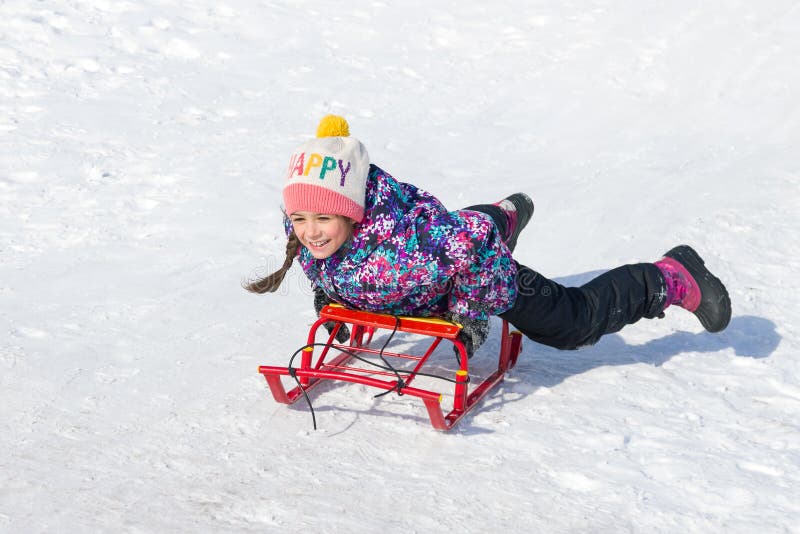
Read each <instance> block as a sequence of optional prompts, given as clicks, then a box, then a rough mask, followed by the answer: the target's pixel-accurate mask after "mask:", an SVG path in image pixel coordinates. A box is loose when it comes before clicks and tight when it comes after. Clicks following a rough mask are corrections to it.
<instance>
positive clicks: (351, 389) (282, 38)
mask: <svg viewBox="0 0 800 534" xmlns="http://www.w3.org/2000/svg"><path fill="white" fill-rule="evenodd" d="M798 25H800V7H798V4H797V3H796V2H792V1H784V0H774V1H766V2H759V3H753V2H744V1H741V0H737V1H731V2H704V3H696V2H688V1H685V0H679V1H677V2H668V3H663V2H653V1H642V2H607V1H601V0H589V1H586V2H523V1H511V0H509V1H503V0H500V1H498V2H492V3H486V2H476V1H472V0H464V1H461V2H454V1H445V2H435V3H433V2H422V1H420V0H410V1H408V2H397V3H389V2H381V1H371V2H341V1H322V0H297V1H280V0H262V1H259V2H252V1H246V0H228V1H226V2H225V3H224V4H219V3H217V2H210V1H207V0H189V1H183V2H177V1H175V0H141V1H137V2H131V1H125V0H92V1H86V0H74V1H71V2H59V1H56V0H40V1H37V2H29V1H23V0H7V1H5V2H2V3H0V36H1V38H0V95H2V98H0V199H1V200H2V201H1V202H0V302H2V307H0V339H1V340H2V341H0V404H2V406H3V408H2V418H0V531H2V532H9V533H12V532H13V533H19V532H26V533H28V532H31V533H33V532H278V531H290V532H297V531H301V530H308V529H314V530H315V531H319V532H376V531H379V530H380V531H386V532H400V531H404V532H405V531H408V532H421V531H431V530H442V529H447V530H448V531H450V530H457V529H460V530H464V531H468V532H488V531H493V532H501V531H525V532H737V533H739V532H740V533H749V532H764V533H768V532H800V526H798V525H800V506H799V505H798V504H797V498H796V495H797V493H798V490H799V489H800V470H799V469H798V468H800V365H799V364H798V358H797V353H798V348H799V347H798V341H797V340H798V338H799V337H800V332H798V328H799V327H800V322H799V321H798V318H799V317H800V307H798V305H797V295H798V294H799V293H800V283H798V277H797V273H798V272H800V260H798V257H800V234H799V232H798V228H800V194H799V193H800V188H799V187H798V186H799V185H800V158H798V155H797V147H798V144H799V143H800V111H799V110H800V107H798V105H797V95H798V94H800V92H799V90H800V87H798V85H799V84H798V82H799V81H800V75H799V74H798V72H797V58H798V57H800V36H798V33H797V27H798ZM330 112H333V113H337V114H341V115H344V116H346V117H347V118H348V119H349V121H350V124H351V131H352V132H353V134H354V135H355V136H357V137H359V138H360V139H361V140H362V141H364V142H365V144H366V145H367V147H368V149H369V151H370V154H371V157H372V160H373V161H375V162H376V163H378V164H379V165H381V166H382V167H383V168H385V169H386V170H387V171H389V172H390V173H392V174H393V175H395V176H396V177H397V178H399V179H401V180H404V181H409V182H412V183H414V184H416V185H418V186H420V187H422V188H424V189H427V190H429V191H431V192H433V193H435V194H436V195H437V196H439V197H440V198H441V199H442V200H443V201H444V202H445V204H446V205H447V206H449V207H452V208H453V209H456V208H458V207H462V206H466V205H469V204H472V203H477V202H485V201H495V200H498V199H500V198H502V197H504V196H506V195H507V194H509V193H512V192H515V191H518V190H523V191H526V192H528V193H529V194H531V195H532V196H533V198H534V200H535V202H536V215H535V217H534V220H533V223H532V224H531V226H530V228H529V229H527V230H526V232H525V233H523V235H522V237H521V238H520V242H519V245H518V248H517V251H518V253H517V257H518V259H519V260H520V261H521V262H523V263H525V264H527V265H529V266H531V267H533V268H535V269H537V270H539V271H540V272H542V273H543V274H545V275H547V276H552V277H556V278H557V279H559V280H561V281H562V282H565V283H581V282H583V281H585V280H587V279H589V278H590V277H591V276H592V275H594V274H597V273H598V272H601V271H602V270H604V269H608V268H611V267H614V266H616V265H619V264H623V263H628V262H638V261H653V260H655V259H657V258H658V257H659V255H660V254H661V253H663V252H664V251H666V250H667V249H669V248H670V247H672V246H674V245H675V244H678V243H682V242H687V243H690V244H692V245H693V246H695V248H697V249H698V250H699V251H700V252H701V254H702V255H703V256H704V257H705V259H706V262H707V263H708V264H709V265H710V266H711V268H712V269H713V270H714V271H715V272H716V273H717V274H718V275H719V276H720V277H721V278H722V280H723V281H725V282H726V284H727V285H728V287H729V289H730V292H731V297H732V301H733V306H734V317H733V320H732V322H731V325H730V327H729V328H728V329H727V330H726V331H725V332H723V333H722V334H719V335H711V334H707V333H705V332H703V331H702V328H701V327H700V325H699V323H698V322H697V321H696V320H695V319H694V317H693V316H691V314H688V313H686V312H685V311H683V310H680V309H674V310H673V309H671V310H669V312H668V314H667V318H665V319H664V320H655V321H643V322H640V323H639V324H637V325H634V326H631V327H628V328H627V329H625V330H624V331H622V332H621V333H619V334H616V335H611V336H608V337H606V338H604V339H603V340H602V341H601V342H600V343H599V344H598V345H596V346H595V347H592V348H588V349H584V350H581V351H578V352H559V351H556V350H552V349H549V348H546V347H543V346H539V345H536V344H535V343H533V342H529V341H528V342H526V343H525V344H524V348H523V353H522V355H521V356H520V362H519V364H518V366H517V367H516V368H515V369H514V370H513V371H512V372H511V373H510V374H509V376H508V378H507V380H506V381H505V382H504V383H503V385H502V386H501V387H500V388H499V389H498V390H496V391H495V392H494V393H493V394H491V395H490V396H489V397H488V398H487V399H486V400H485V402H484V404H483V405H482V407H481V408H480V409H479V410H478V411H477V412H476V413H474V415H473V414H470V415H469V416H467V417H466V418H465V419H464V420H463V421H462V422H461V423H460V424H459V426H458V427H457V428H456V429H455V430H453V431H452V432H450V433H440V432H436V431H434V430H433V429H432V428H431V427H430V425H429V423H428V420H427V416H426V414H425V410H424V407H423V405H422V403H421V402H419V401H418V400H416V399H412V398H408V397H397V396H394V395H388V396H384V397H382V398H380V399H373V397H372V392H371V391H367V390H366V389H364V388H361V387H360V386H357V385H343V386H337V387H329V388H323V389H322V391H320V392H316V393H315V394H314V395H313V402H314V407H315V409H316V413H317V420H318V424H319V427H320V428H319V430H317V431H313V430H312V429H311V417H310V414H309V411H308V408H307V406H305V404H303V403H302V402H300V403H298V404H297V405H295V406H292V407H287V406H285V405H281V404H277V403H275V402H274V401H273V399H272V397H271V395H270V393H269V391H268V389H267V387H266V384H265V383H264V380H263V378H262V377H261V376H260V375H259V374H258V373H257V372H256V370H257V366H258V365H261V364H272V365H283V364H285V363H286V362H288V358H289V356H290V355H291V353H292V352H294V350H295V349H296V348H297V347H298V346H300V345H301V344H302V343H303V342H304V340H305V336H306V331H307V327H308V325H309V324H310V323H311V322H312V320H313V310H312V308H311V295H310V292H309V290H308V287H307V284H306V283H305V281H304V279H303V276H302V273H300V272H299V270H297V269H296V268H295V269H294V270H293V271H292V272H291V273H290V276H289V277H288V279H287V282H286V283H285V286H284V287H283V288H282V289H281V291H280V292H279V293H278V294H276V295H270V296H262V297H256V296H253V295H250V294H247V293H246V292H244V291H243V290H242V289H241V288H240V287H239V284H240V282H241V281H242V279H244V278H247V277H248V276H250V275H251V274H252V273H254V272H261V273H263V272H267V271H269V270H271V269H272V268H274V267H276V266H277V265H278V264H279V263H280V262H281V261H282V252H283V248H284V242H285V241H284V239H283V238H282V229H281V224H280V221H281V214H280V211H279V206H280V187H281V181H280V176H281V172H282V170H283V169H284V168H285V165H286V162H287V161H288V155H289V153H290V152H291V150H292V149H293V148H294V147H295V146H296V145H297V144H299V143H300V142H301V141H302V140H304V139H306V138H307V137H308V136H310V135H312V134H313V132H314V129H315V127H316V122H317V121H318V120H319V118H320V117H321V116H322V115H324V114H326V113H330ZM409 342H413V340H412V341H409ZM498 343H499V337H498V329H497V328H495V329H494V330H493V334H492V337H491V338H490V341H489V343H488V345H487V347H486V348H485V349H484V352H482V353H481V355H479V356H476V360H475V361H476V364H475V365H476V366H478V367H479V368H480V367H481V366H484V368H488V367H489V366H490V365H491V363H492V362H491V360H492V355H493V352H494V350H495V349H496V347H497V345H498ZM438 361H439V362H440V363H439V364H438V365H440V366H446V365H447V364H448V363H449V362H448V360H447V354H444V355H443V356H442V357H441V359H440V360H438Z"/></svg>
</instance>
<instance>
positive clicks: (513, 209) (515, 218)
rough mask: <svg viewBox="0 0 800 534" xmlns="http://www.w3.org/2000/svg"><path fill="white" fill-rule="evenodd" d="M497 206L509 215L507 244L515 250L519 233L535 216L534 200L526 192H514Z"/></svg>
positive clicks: (512, 250) (510, 248)
mask: <svg viewBox="0 0 800 534" xmlns="http://www.w3.org/2000/svg"><path fill="white" fill-rule="evenodd" d="M495 206H498V207H499V208H500V209H502V210H503V211H504V212H505V214H506V217H508V223H509V224H508V233H509V235H508V238H507V239H506V245H507V246H508V249H509V250H510V251H511V252H514V249H515V248H516V246H517V238H518V237H519V234H520V233H521V232H522V230H523V228H525V227H526V226H527V225H528V222H529V221H530V220H531V217H533V200H531V197H529V196H528V195H526V194H525V193H514V194H513V195H511V196H508V197H506V198H504V199H503V200H501V201H500V202H498V203H496V204H495Z"/></svg>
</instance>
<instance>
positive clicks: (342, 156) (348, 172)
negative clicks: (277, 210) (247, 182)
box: [283, 115, 369, 222]
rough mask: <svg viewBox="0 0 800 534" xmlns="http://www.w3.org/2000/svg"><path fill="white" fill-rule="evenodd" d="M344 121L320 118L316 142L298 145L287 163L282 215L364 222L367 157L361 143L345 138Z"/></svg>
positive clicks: (347, 131) (346, 126)
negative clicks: (340, 217)
mask: <svg viewBox="0 0 800 534" xmlns="http://www.w3.org/2000/svg"><path fill="white" fill-rule="evenodd" d="M349 135H350V127H349V126H348V124H347V121H346V120H344V119H343V118H342V117H338V116H336V115H328V116H326V117H323V119H322V120H321V121H320V123H319V127H318V128H317V138H316V139H311V140H310V141H306V142H305V143H303V144H302V145H300V146H299V147H298V148H297V149H296V150H295V151H294V152H293V153H292V157H291V159H290V160H289V168H288V170H287V174H286V185H284V186H283V205H284V208H285V209H286V214H287V215H291V214H292V213H294V212H296V211H311V212H314V213H326V214H331V215H344V216H345V217H349V218H351V219H353V220H354V221H356V222H361V220H362V219H363V218H364V203H365V201H366V195H367V174H369V155H368V154H367V149H366V148H365V147H364V145H363V144H361V141H359V140H358V139H356V138H354V137H349Z"/></svg>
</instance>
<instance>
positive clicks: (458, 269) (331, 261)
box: [244, 115, 731, 355]
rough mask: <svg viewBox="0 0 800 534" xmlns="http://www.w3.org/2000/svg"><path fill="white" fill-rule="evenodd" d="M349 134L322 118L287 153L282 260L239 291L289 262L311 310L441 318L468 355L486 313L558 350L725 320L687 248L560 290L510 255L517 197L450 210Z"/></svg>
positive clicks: (271, 287) (262, 285)
mask: <svg viewBox="0 0 800 534" xmlns="http://www.w3.org/2000/svg"><path fill="white" fill-rule="evenodd" d="M349 135H350V134H349V127H348V125H347V122H346V121H345V120H344V119H343V118H341V117H336V116H333V115H329V116H327V117H325V118H323V119H322V121H321V122H320V125H319V127H318V129H317V138H315V139H312V140H310V141H308V142H306V143H305V144H303V145H302V146H300V147H299V148H298V149H297V150H295V152H294V153H293V154H292V156H291V159H290V161H289V167H288V170H287V175H286V183H285V185H284V188H283V200H284V206H285V214H286V218H285V220H284V224H285V229H286V233H287V236H288V243H287V246H286V260H285V261H284V264H283V267H282V268H281V269H279V270H278V271H277V272H275V273H273V274H271V275H270V276H267V277H266V278H263V279H260V280H255V281H252V282H250V283H248V284H246V285H245V286H244V287H245V289H247V290H248V291H252V292H255V293H265V292H272V291H275V290H276V289H277V288H278V286H279V285H280V283H281V282H282V280H283V278H284V276H285V274H286V272H287V271H288V270H289V268H290V267H291V265H292V261H293V260H294V258H295V257H297V258H298V259H299V262H300V265H301V266H302V268H303V271H304V272H305V274H306V276H308V278H309V279H310V280H311V283H312V285H313V287H314V294H315V299H314V304H315V308H316V310H317V313H319V310H320V309H321V308H322V306H323V305H324V304H326V303H328V302H330V301H336V302H339V303H341V304H343V305H345V306H347V307H351V308H355V309H360V310H367V311H374V312H381V313H390V314H395V315H416V316H431V315H435V316H441V317H445V318H447V319H449V320H451V321H453V322H456V323H459V324H461V325H462V327H463V329H462V331H461V337H462V341H464V343H465V345H466V347H467V351H468V353H469V354H470V355H471V354H472V353H473V352H474V350H475V349H477V348H478V346H480V344H481V343H483V341H484V340H485V339H486V335H487V333H488V319H489V316H491V315H498V316H500V317H502V318H504V319H506V320H508V322H509V323H511V324H512V325H514V326H515V327H516V328H517V329H518V330H520V331H521V332H522V333H523V334H525V335H526V336H527V337H529V338H530V339H533V340H534V341H537V342H539V343H543V344H545V345H549V346H551V347H555V348H558V349H576V348H579V347H582V346H586V345H592V344H594V343H596V342H597V340H598V339H600V337H601V336H603V335H605V334H609V333H612V332H617V331H619V330H620V329H621V328H622V327H623V326H625V325H627V324H632V323H635V322H636V321H638V320H639V319H641V318H642V317H646V318H648V319H651V318H654V317H663V316H664V313H663V312H664V310H665V309H666V308H668V307H669V306H672V305H676V306H679V307H682V308H685V309H687V310H689V311H690V312H692V313H694V314H695V315H696V316H697V318H698V319H699V320H700V322H701V324H702V325H703V327H704V328H705V329H706V330H708V331H709V332H719V331H721V330H723V329H724V328H725V327H726V326H727V325H728V322H729V321H730V316H731V305H730V299H729V297H728V292H727V291H726V289H725V286H724V285H723V284H722V282H721V281H720V280H719V279H718V278H716V277H715V276H714V275H713V274H711V272H709V270H708V269H707V268H706V267H705V265H704V262H703V260H702V259H701V258H700V256H698V254H697V253H696V252H695V251H694V250H693V249H692V248H691V247H689V246H686V245H681V246H678V247H675V248H673V249H672V250H670V251H669V252H667V253H666V254H665V255H664V258H662V259H661V260H659V261H657V262H655V263H639V264H634V265H625V266H622V267H618V268H616V269H613V270H611V271H608V272H606V273H604V274H602V275H600V276H598V277H597V278H595V279H593V280H592V281H590V282H589V283H587V284H585V285H583V286H581V287H564V286H562V285H560V284H558V283H556V282H554V281H552V280H549V279H547V278H545V277H544V276H542V275H540V274H539V273H537V272H536V271H534V270H533V269H530V268H528V267H526V266H524V265H521V264H519V263H517V262H516V261H514V259H513V258H512V255H511V253H512V252H513V250H514V247H515V245H516V242H517V238H518V236H519V234H520V232H521V231H522V229H523V228H524V227H525V225H526V224H527V223H528V221H529V220H530V218H531V215H532V214H533V202H531V200H530V198H528V197H527V195H525V194H523V193H517V194H514V195H511V196H510V197H508V198H506V199H504V200H502V201H500V202H498V203H496V204H483V205H478V206H471V207H469V208H466V209H463V210H459V211H451V212H448V211H447V210H446V209H445V208H444V206H443V205H442V204H441V203H440V202H439V201H438V200H437V199H436V198H435V197H433V196H432V195H431V194H429V193H427V192H425V191H423V190H421V189H417V188H416V187H414V186H413V185H410V184H406V183H402V182H398V181H396V180H395V179H394V178H392V177H391V176H390V175H389V174H387V173H386V172H385V171H383V170H381V169H380V168H379V167H377V166H375V165H372V164H370V162H369V156H368V155H367V151H366V148H365V147H364V145H363V144H361V142H359V141H358V140H357V139H355V138H353V137H350V136H349ZM340 336H341V338H342V339H341V340H340V341H343V340H344V339H345V337H346V336H347V333H346V332H341V331H340Z"/></svg>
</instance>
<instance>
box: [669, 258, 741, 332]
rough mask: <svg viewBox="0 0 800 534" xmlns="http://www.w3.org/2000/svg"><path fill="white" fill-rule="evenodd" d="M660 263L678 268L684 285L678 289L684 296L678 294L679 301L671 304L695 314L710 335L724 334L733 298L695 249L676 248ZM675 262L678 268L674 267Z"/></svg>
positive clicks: (680, 281) (678, 274) (677, 272)
mask: <svg viewBox="0 0 800 534" xmlns="http://www.w3.org/2000/svg"><path fill="white" fill-rule="evenodd" d="M670 260H672V261H670ZM660 263H664V264H666V266H667V267H669V266H672V267H673V268H677V269H678V270H677V271H676V274H677V276H678V278H679V280H678V282H679V285H681V284H680V283H682V285H684V286H685V287H680V288H679V289H683V290H684V293H685V294H681V295H679V297H680V299H679V301H676V302H674V303H672V304H676V305H678V306H681V307H682V308H685V309H687V310H689V311H690V312H692V313H694V314H695V316H697V318H698V319H699V320H700V324H702V325H703V328H705V329H706V330H708V331H709V332H721V331H722V330H724V329H725V327H726V326H728V323H729V322H730V320H731V299H730V296H729V295H728V290H727V289H725V285H724V284H723V283H722V281H721V280H720V279H719V278H717V277H716V276H714V275H713V274H711V271H709V270H708V269H707V268H706V266H705V262H704V261H703V259H702V258H701V257H700V255H699V254H698V253H697V252H695V250H694V249H693V248H692V247H690V246H689V245H680V246H677V247H675V248H673V249H672V250H670V251H669V252H667V253H666V254H664V259H663V260H661V261H660V262H656V265H659V264H660ZM676 263H677V264H678V265H675V264H676ZM680 267H683V269H685V272H686V273H688V274H689V276H690V277H691V279H688V280H687V279H686V277H685V276H681V275H682V274H683V273H681V272H680ZM663 272H664V271H663V270H662V273H663ZM665 278H666V276H665ZM692 281H694V282H695V283H694V284H693V283H692ZM692 286H694V287H692ZM698 292H699V295H698V294H697V293H698Z"/></svg>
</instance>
